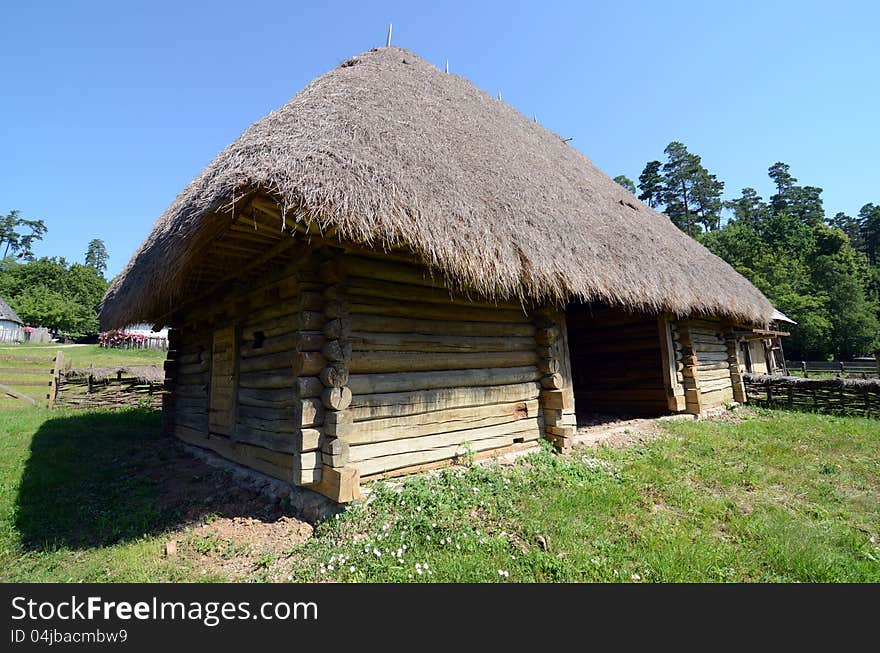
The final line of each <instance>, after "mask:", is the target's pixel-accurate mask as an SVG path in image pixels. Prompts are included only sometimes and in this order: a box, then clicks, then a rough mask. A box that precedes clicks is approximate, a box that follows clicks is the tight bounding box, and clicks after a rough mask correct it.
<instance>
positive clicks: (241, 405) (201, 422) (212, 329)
mask: <svg viewBox="0 0 880 653" xmlns="http://www.w3.org/2000/svg"><path fill="white" fill-rule="evenodd" d="M275 277H276V278H274V279H273V280H270V281H266V282H264V283H262V284H261V285H254V286H252V287H250V288H248V289H246V290H245V291H239V292H231V293H230V294H229V296H228V297H227V298H225V299H224V300H223V301H217V302H209V303H206V304H204V305H201V306H198V307H195V308H192V309H190V311H189V312H187V313H186V314H185V315H184V317H183V318H182V320H181V322H182V324H180V325H178V327H177V328H175V329H173V330H172V331H171V332H170V335H169V354H168V360H166V363H165V373H166V389H169V390H172V391H173V393H172V395H171V396H168V398H167V399H166V400H165V401H166V403H165V428H166V429H167V430H168V431H169V432H173V433H174V434H175V435H176V436H178V437H180V438H181V439H183V440H185V441H187V442H189V443H191V444H195V445H198V446H201V447H205V448H208V449H212V450H214V451H216V452H217V453H219V454H220V455H222V456H224V457H226V458H229V459H231V460H234V461H235V462H238V463H240V464H243V465H246V466H248V467H252V468H254V469H256V470H258V471H261V472H263V473H265V474H268V475H270V476H273V477H275V478H279V479H282V480H285V481H287V482H290V483H295V484H302V485H308V484H313V483H317V482H319V481H320V478H321V469H322V466H321V453H320V447H321V438H322V436H321V432H320V430H319V427H320V425H321V424H322V421H323V414H324V411H323V407H322V406H321V400H320V396H321V391H322V389H323V386H322V384H321V382H320V380H319V379H318V376H317V374H318V370H317V369H316V362H315V361H316V359H318V358H319V357H320V355H321V354H320V350H321V348H322V346H323V340H324V338H323V334H322V331H321V329H322V328H323V323H324V316H323V305H324V300H323V297H322V294H321V293H322V286H321V284H320V283H319V280H318V277H317V263H316V262H315V261H313V260H311V259H305V260H303V261H300V262H299V263H298V264H297V265H296V266H295V267H292V268H290V269H288V270H285V271H280V272H279V273H278V274H276V275H275ZM230 339H234V342H233V341H230ZM303 361H305V363H303ZM298 362H299V363H300V369H298V370H297V369H296V365H297V363H298Z"/></svg>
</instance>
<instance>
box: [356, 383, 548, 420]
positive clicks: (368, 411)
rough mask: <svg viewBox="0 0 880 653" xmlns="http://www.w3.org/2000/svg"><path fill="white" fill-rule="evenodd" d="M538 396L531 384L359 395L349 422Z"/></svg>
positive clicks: (506, 401) (523, 399)
mask: <svg viewBox="0 0 880 653" xmlns="http://www.w3.org/2000/svg"><path fill="white" fill-rule="evenodd" d="M538 392H539V388H538V384H537V383H535V382H534V381H532V382H526V383H517V384H511V385H497V386H481V387H471V388H440V389H437V390H416V391H412V392H391V393H379V394H362V395H355V396H354V397H353V398H352V402H351V406H350V407H349V409H348V410H349V413H350V414H351V416H352V419H353V420H354V421H355V422H359V421H363V420H370V419H383V418H388V417H403V416H406V415H417V414H419V413H429V412H432V411H440V410H446V409H450V408H468V407H471V406H485V405H490V404H500V403H508V402H513V401H528V400H530V399H535V398H537V397H538Z"/></svg>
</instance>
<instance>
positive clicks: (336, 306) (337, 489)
mask: <svg viewBox="0 0 880 653" xmlns="http://www.w3.org/2000/svg"><path fill="white" fill-rule="evenodd" d="M319 277H320V279H321V281H322V282H323V283H324V284H326V285H325V287H324V293H323V296H324V326H323V330H322V331H323V334H324V338H325V340H324V344H323V346H322V348H321V359H322V361H323V366H322V368H321V369H320V371H319V372H318V373H317V375H318V378H319V379H320V380H321V383H322V385H324V391H323V392H322V393H321V403H322V404H323V407H324V423H323V425H322V429H323V436H324V437H323V441H322V444H321V450H320V452H319V454H320V457H321V463H322V464H321V470H320V479H318V481H317V482H313V483H311V484H309V487H310V488H311V489H313V490H315V491H316V492H320V493H321V494H323V495H325V496H327V497H329V498H330V499H333V500H334V501H337V502H339V503H346V502H349V501H354V500H356V499H359V498H360V473H359V472H358V470H357V468H356V467H353V466H350V465H349V444H348V437H350V436H351V433H352V431H353V430H354V420H353V418H352V414H351V411H350V410H349V406H350V405H351V399H352V394H351V389H350V388H349V387H348V382H349V377H350V373H349V370H350V364H351V356H352V345H351V342H350V341H349V336H350V333H351V320H350V318H349V315H350V310H349V302H348V297H347V294H346V290H345V286H346V280H347V278H348V274H347V269H346V265H345V258H344V257H343V256H341V255H338V254H336V253H334V252H328V256H327V259H326V260H325V261H324V262H323V263H321V265H320V267H319Z"/></svg>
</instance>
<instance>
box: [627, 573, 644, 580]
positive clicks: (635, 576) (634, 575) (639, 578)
mask: <svg viewBox="0 0 880 653" xmlns="http://www.w3.org/2000/svg"><path fill="white" fill-rule="evenodd" d="M630 578H632V579H633V580H642V577H641V576H639V575H638V574H633V575H632V576H630Z"/></svg>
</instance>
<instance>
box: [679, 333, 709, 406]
mask: <svg viewBox="0 0 880 653" xmlns="http://www.w3.org/2000/svg"><path fill="white" fill-rule="evenodd" d="M678 345H679V349H680V350H681V362H682V365H683V368H682V376H683V381H682V384H683V385H684V401H685V412H688V413H690V414H692V415H700V414H702V412H703V405H702V397H701V394H700V379H699V373H698V370H697V352H696V351H695V350H694V346H693V343H692V342H691V331H690V326H689V324H688V321H687V320H680V321H679V322H678Z"/></svg>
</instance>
